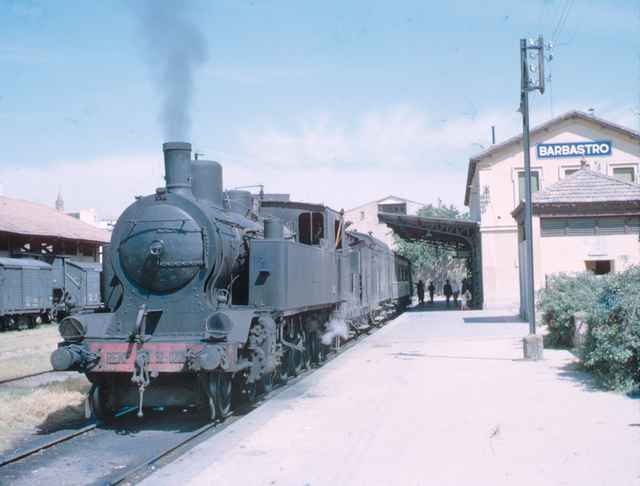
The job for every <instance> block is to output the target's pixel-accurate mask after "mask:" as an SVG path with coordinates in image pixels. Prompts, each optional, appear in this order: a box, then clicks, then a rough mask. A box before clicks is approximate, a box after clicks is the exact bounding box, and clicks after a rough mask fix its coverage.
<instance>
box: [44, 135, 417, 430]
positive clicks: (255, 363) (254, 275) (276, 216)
mask: <svg viewBox="0 0 640 486" xmlns="http://www.w3.org/2000/svg"><path fill="white" fill-rule="evenodd" d="M163 152H164V163H165V179H166V187H163V188H159V189H157V190H156V191H155V193H154V194H152V195H149V196H145V197H141V198H138V199H137V200H136V201H135V202H134V203H133V204H132V205H131V206H129V207H128V208H127V209H126V210H125V211H124V213H123V214H122V215H121V216H120V218H119V219H118V222H117V223H116V225H115V227H114V230H113V234H112V239H111V243H110V245H109V247H108V252H109V254H108V255H107V258H105V269H104V272H105V276H108V283H107V287H109V288H110V290H109V295H110V296H113V295H115V296H117V298H111V297H109V299H105V300H107V301H108V305H109V306H110V307H111V308H110V309H109V310H110V312H106V313H100V314H80V315H73V316H69V317H67V318H65V319H64V320H63V321H62V322H61V323H60V326H59V329H60V334H61V336H62V337H63V342H62V343H60V345H59V347H58V349H57V350H56V351H55V352H54V353H53V354H52V356H51V362H52V365H53V367H54V369H56V370H78V371H80V372H83V373H85V374H86V376H87V377H88V379H89V380H90V381H91V382H92V384H93V386H92V388H91V391H90V394H89V397H88V403H89V405H90V409H91V410H92V411H93V413H94V414H95V416H96V417H98V418H99V419H102V420H108V419H110V418H112V417H113V416H114V415H115V414H116V412H117V411H118V410H119V409H120V408H122V407H123V406H134V407H137V408H138V414H139V415H140V416H142V411H143V406H163V407H166V406H201V407H206V408H207V409H208V412H209V414H210V416H211V418H212V419H213V418H223V417H225V416H227V415H228V414H229V413H230V412H231V409H232V402H233V401H234V400H235V399H242V398H244V399H253V398H254V397H255V395H256V393H257V391H259V390H264V391H268V390H270V389H271V387H272V386H273V383H274V381H277V380H279V381H285V380H286V379H287V377H288V376H290V375H295V374H297V373H298V372H299V371H300V370H301V369H302V368H303V367H305V366H307V367H308V366H310V365H311V364H312V363H313V362H316V363H318V362H320V361H321V360H322V359H323V357H324V354H325V352H326V351H327V343H326V339H325V343H324V344H323V341H322V338H323V336H324V337H326V334H327V329H328V328H327V326H328V324H329V323H330V322H331V321H332V319H335V317H336V316H337V315H340V316H341V319H343V320H344V322H346V323H348V324H349V325H351V326H352V328H353V329H359V328H362V327H363V326H365V327H366V325H367V323H371V322H374V320H375V319H376V316H378V315H380V314H384V313H385V312H389V310H390V309H391V308H395V307H397V306H398V305H404V304H406V302H407V301H408V299H409V298H410V293H411V283H410V266H409V263H408V261H406V260H403V259H401V258H400V257H397V256H395V255H394V254H393V253H392V252H391V251H390V250H389V249H388V248H386V246H385V245H383V244H381V243H380V242H375V241H373V239H372V238H370V237H365V236H364V235H362V237H358V236H357V235H355V234H349V233H346V232H345V225H344V222H343V220H342V214H341V213H338V212H336V211H333V210H331V209H329V208H326V207H324V206H321V205H310V204H305V203H292V202H276V203H272V204H269V203H267V202H264V203H263V204H262V205H261V209H260V211H256V210H255V208H254V207H253V199H252V197H251V194H250V193H248V192H244V191H229V192H227V193H225V192H224V191H223V183H222V167H221V166H220V164H218V163H217V162H213V161H205V160H191V146H190V144H187V143H182V142H171V143H165V144H164V145H163ZM365 253H366V258H364V257H363V256H362V255H364V254H365ZM332 337H333V336H332ZM343 337H346V336H343ZM329 344H330V343H329Z"/></svg>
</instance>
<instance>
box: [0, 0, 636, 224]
mask: <svg viewBox="0 0 640 486" xmlns="http://www.w3.org/2000/svg"><path fill="white" fill-rule="evenodd" d="M173 4H174V5H175V9H179V10H180V11H182V10H188V13H190V14H191V15H192V16H193V21H194V23H195V24H196V25H197V27H198V28H200V30H201V32H202V34H203V36H204V38H205V39H206V43H207V46H208V49H207V50H208V57H207V59H206V61H205V62H204V64H203V65H202V66H201V67H200V68H199V69H198V70H196V71H195V92H194V96H193V103H192V106H191V109H190V112H191V115H192V116H191V118H192V130H191V137H190V139H191V140H189V141H192V142H193V144H194V147H196V148H197V149H198V150H199V151H202V152H204V153H206V154H207V156H208V157H210V158H214V159H216V160H219V161H220V162H222V163H223V164H224V167H225V179H226V181H225V182H226V185H227V186H228V187H231V186H239V185H246V184H254V183H264V184H266V186H267V187H266V189H267V190H271V191H278V192H285V191H286V192H291V193H292V194H293V196H294V197H296V198H297V199H303V200H311V201H319V202H326V203H328V204H330V205H332V206H334V207H336V208H340V207H345V208H348V207H352V206H356V205H358V204H360V203H362V202H365V201H367V200H370V199H377V198H380V197H383V196H385V195H387V194H396V195H398V196H404V197H408V198H410V199H415V200H418V201H422V202H432V201H435V200H437V199H438V198H442V199H443V200H445V201H447V202H451V203H455V204H458V205H462V199H463V194H464V183H465V180H464V179H465V175H466V165H467V161H468V157H469V156H470V155H472V154H473V153H474V152H477V151H478V150H480V145H485V146H486V145H487V144H488V143H489V142H490V127H491V125H492V124H493V125H496V130H497V135H498V140H500V139H503V138H506V137H508V136H511V135H513V134H514V133H516V132H517V131H518V130H519V129H520V119H519V115H518V114H517V113H516V112H515V110H516V108H517V106H518V101H519V98H518V96H519V95H518V89H519V79H518V76H519V66H518V63H519V49H518V45H519V39H520V38H521V37H523V36H536V35H537V34H538V33H542V34H544V35H545V37H546V38H547V39H551V38H552V37H553V33H554V31H555V30H556V27H557V26H558V21H559V19H560V17H561V14H562V12H563V11H565V10H568V15H567V20H566V23H564V25H563V26H562V28H561V29H560V31H559V33H557V34H556V36H555V37H556V38H555V39H554V40H555V45H556V46H555V48H554V51H553V54H554V60H553V62H552V63H551V73H552V93H553V94H552V96H551V95H550V93H549V92H547V93H546V94H545V95H544V96H540V95H537V94H536V95H533V97H532V109H533V122H534V123H535V122H540V121H543V120H544V119H547V118H548V117H549V116H550V115H551V113H552V110H553V113H554V114H556V115H557V114H559V113H561V112H563V111H566V110H569V109H583V110H586V109H588V108H590V107H593V108H595V110H596V113H597V114H598V115H600V116H603V117H605V118H609V119H611V120H612V121H616V122H619V123H623V124H625V125H630V126H632V127H633V128H636V129H637V128H638V126H639V123H640V117H639V116H638V115H636V114H635V113H637V112H638V110H640V5H639V4H638V2H632V1H622V0H618V1H615V2H614V1H605V0H601V1H586V0H538V1H517V0H512V1H492V2H463V1H452V2H438V3H435V2H434V3H433V4H432V3H431V2H424V1H404V2H403V1H394V2H386V1H385V2H383V1H375V0H368V1H348V2H345V1H330V0H325V1H322V2H312V1H304V2H300V1H276V0H246V1H245V0H236V1H209V2H206V1H195V0H194V1H189V2H177V1H176V2H173ZM139 5H140V2H125V1H122V0H108V1H103V2H85V1H73V0H67V1H65V2H59V1H30V0H0V70H1V72H2V76H1V77H0V80H1V81H0V88H1V89H0V133H2V136H1V137H0V139H1V140H2V142H3V144H2V157H1V159H0V184H2V186H3V192H4V194H6V195H9V196H16V197H24V198H28V199H32V200H36V201H40V202H43V203H46V204H52V203H53V200H54V199H55V195H56V192H57V190H58V188H61V190H62V192H63V195H64V197H65V200H66V204H67V209H69V210H71V209H80V208H86V207H95V208H97V209H98V211H99V212H100V213H101V214H102V215H104V216H116V215H117V214H118V212H119V211H121V210H122V209H123V208H124V207H125V206H126V204H128V203H129V202H130V201H131V200H132V198H133V195H134V194H138V193H146V192H149V191H150V190H153V188H154V187H156V186H158V185H160V184H161V173H162V170H161V151H160V144H161V143H162V142H163V141H164V135H163V130H162V125H161V123H160V122H159V116H160V115H159V113H160V109H161V99H162V96H161V92H160V91H159V89H158V88H159V86H158V83H157V82H156V81H157V79H156V78H155V77H154V75H153V66H151V65H150V62H149V60H150V59H154V60H156V58H154V57H153V56H152V55H150V54H153V53H150V49H151V50H153V46H152V47H149V42H148V39H146V38H145V31H144V29H143V28H142V26H141V22H140V11H139V10H140V9H139V8H138V7H139ZM154 62H155V61H154ZM551 101H552V103H551ZM634 110H635V111H634Z"/></svg>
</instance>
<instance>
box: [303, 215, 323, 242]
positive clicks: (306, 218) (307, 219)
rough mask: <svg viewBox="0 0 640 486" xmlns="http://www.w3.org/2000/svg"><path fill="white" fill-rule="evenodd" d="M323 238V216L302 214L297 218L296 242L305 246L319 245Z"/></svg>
mask: <svg viewBox="0 0 640 486" xmlns="http://www.w3.org/2000/svg"><path fill="white" fill-rule="evenodd" d="M322 238H324V215H323V214H322V213H302V214H301V215H300V216H299V217H298V241H299V242H300V243H303V244H305V245H319V244H320V240H321V239H322Z"/></svg>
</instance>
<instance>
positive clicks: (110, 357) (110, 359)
mask: <svg viewBox="0 0 640 486" xmlns="http://www.w3.org/2000/svg"><path fill="white" fill-rule="evenodd" d="M127 358H128V356H127V353H117V352H116V353H107V363H109V364H119V363H126V362H127Z"/></svg>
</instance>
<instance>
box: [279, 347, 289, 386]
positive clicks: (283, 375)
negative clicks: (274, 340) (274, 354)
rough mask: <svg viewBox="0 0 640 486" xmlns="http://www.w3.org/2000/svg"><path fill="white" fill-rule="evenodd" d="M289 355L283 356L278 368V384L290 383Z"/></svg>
mask: <svg viewBox="0 0 640 486" xmlns="http://www.w3.org/2000/svg"><path fill="white" fill-rule="evenodd" d="M287 359H288V353H285V354H284V356H282V359H281V361H280V364H279V365H278V366H277V367H276V377H277V379H278V383H281V384H283V385H284V384H286V383H287V381H289V369H288V368H289V366H288V364H287Z"/></svg>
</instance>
